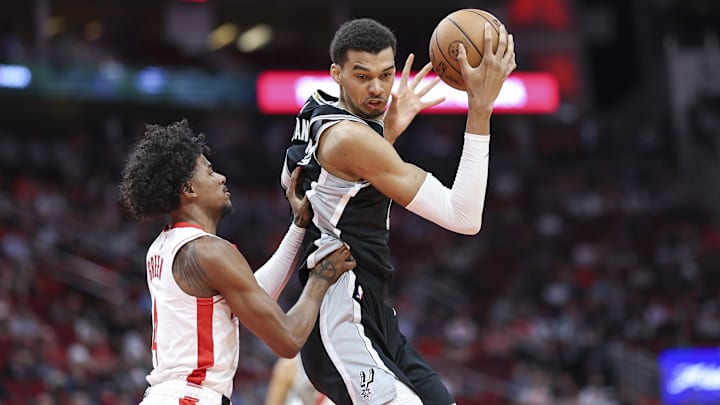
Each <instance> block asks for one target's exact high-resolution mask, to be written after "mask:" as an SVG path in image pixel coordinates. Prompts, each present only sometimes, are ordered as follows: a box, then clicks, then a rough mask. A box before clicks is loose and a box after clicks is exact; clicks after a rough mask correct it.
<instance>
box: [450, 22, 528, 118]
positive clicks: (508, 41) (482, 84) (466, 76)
mask: <svg viewBox="0 0 720 405" xmlns="http://www.w3.org/2000/svg"><path fill="white" fill-rule="evenodd" d="M491 30H492V26H491V25H490V23H485V36H484V43H483V58H482V61H481V62H480V64H479V65H478V66H477V67H472V66H471V65H470V63H468V59H467V52H466V50H465V47H464V46H463V45H462V44H460V45H459V47H458V62H459V63H460V71H461V72H462V77H463V81H464V82H465V87H466V91H467V93H468V101H469V102H473V101H475V102H477V103H478V104H480V105H482V106H486V107H490V108H492V105H493V104H494V103H495V100H496V99H497V96H498V95H499V94H500V89H501V88H502V85H503V83H504V82H505V79H507V78H508V76H509V75H510V73H512V71H513V70H515V68H516V67H517V64H516V63H515V42H514V40H513V36H512V35H510V34H508V32H507V29H506V28H505V25H501V26H500V33H499V37H498V45H497V49H496V50H495V52H493V49H492V48H493V46H492V34H491Z"/></svg>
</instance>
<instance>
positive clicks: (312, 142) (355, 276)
mask: <svg viewBox="0 0 720 405" xmlns="http://www.w3.org/2000/svg"><path fill="white" fill-rule="evenodd" d="M337 101H338V100H337V98H335V97H332V96H329V95H327V94H325V93H323V92H321V91H317V92H316V93H315V94H313V95H312V96H311V97H310V98H309V99H308V100H307V102H306V103H305V105H304V106H303V108H302V110H301V111H300V113H299V114H298V115H297V117H296V127H295V131H294V133H293V136H292V140H291V145H290V146H289V147H288V149H287V152H286V159H285V164H284V165H283V173H282V176H281V177H282V184H283V187H285V188H287V186H288V184H289V179H290V173H291V172H292V170H294V169H295V167H297V166H298V165H300V166H303V171H302V175H301V179H300V181H301V183H302V186H303V188H304V189H305V190H306V193H307V196H308V199H309V200H310V202H311V204H312V207H313V210H314V212H315V215H314V218H313V224H314V227H310V228H309V229H308V230H307V231H306V233H305V239H304V249H305V251H304V256H303V258H302V259H303V260H301V261H300V262H299V263H300V269H299V271H300V277H301V280H302V281H303V282H305V281H306V280H307V269H308V267H313V266H314V265H315V263H318V262H319V261H320V259H322V258H323V257H325V256H326V255H327V254H329V253H330V252H332V251H334V250H335V249H337V248H338V247H339V246H340V245H341V244H342V242H345V243H347V244H348V245H349V246H350V251H351V253H352V255H353V257H354V258H355V260H356V261H357V267H356V268H355V269H354V270H352V271H349V272H347V273H346V274H344V275H343V276H342V277H341V278H340V280H338V281H337V283H335V284H334V285H333V286H331V287H330V289H329V290H328V292H327V293H326V295H325V298H324V299H323V302H322V305H321V307H320V314H319V316H318V321H317V322H316V324H315V328H314V329H313V331H312V333H311V334H310V337H309V338H308V341H307V343H306V344H305V346H304V347H303V349H302V357H303V364H304V367H305V370H306V372H307V374H308V377H309V378H310V380H311V381H312V383H313V385H315V387H316V388H317V389H318V390H319V391H321V392H323V393H325V394H326V395H327V396H328V397H330V399H331V400H332V401H333V402H335V403H336V404H339V405H346V404H372V405H375V404H377V405H379V404H384V403H386V402H388V401H390V400H392V399H393V398H395V390H396V385H395V384H396V380H399V381H402V382H403V383H404V384H406V385H407V386H408V387H410V389H412V390H413V391H415V392H416V393H417V394H418V395H419V396H420V398H421V399H422V401H423V403H424V404H428V405H449V404H452V403H454V402H455V401H454V400H453V399H452V397H451V396H450V394H449V393H448V391H447V389H446V388H445V386H444V385H443V384H442V381H441V380H440V377H439V376H438V375H437V374H436V373H435V372H434V371H433V370H432V369H431V368H430V367H429V365H428V364H427V363H426V362H425V361H424V360H423V359H422V358H421V357H420V355H419V354H418V353H417V352H416V351H415V349H414V348H413V347H412V346H411V345H410V343H409V342H408V341H407V340H406V338H405V336H403V335H402V333H401V332H400V330H399V328H398V322H397V318H396V314H395V310H394V309H393V308H392V307H391V306H389V305H388V304H387V303H386V302H385V296H386V293H387V289H388V284H389V283H390V281H391V280H392V279H393V274H394V272H395V269H394V268H393V266H392V265H391V264H390V260H389V256H390V251H389V247H388V239H389V230H390V216H389V214H390V206H391V200H390V199H389V198H388V197H386V196H385V195H384V194H382V193H381V192H379V191H378V190H377V189H375V188H374V187H373V186H372V185H371V184H370V183H369V182H367V181H348V180H344V179H341V178H339V177H336V176H333V175H332V174H330V173H328V172H327V171H326V170H325V169H324V168H322V167H321V166H320V164H319V163H318V161H317V159H316V157H315V149H316V147H317V143H318V140H319V138H320V137H321V136H323V134H324V133H325V132H326V131H325V130H326V129H328V128H330V127H331V126H333V125H335V124H337V123H338V122H341V121H355V122H359V123H363V124H365V125H368V126H369V127H370V128H372V129H373V130H374V131H375V132H376V133H377V134H378V136H383V131H384V128H383V122H382V121H379V120H371V119H363V118H360V117H357V116H355V115H353V114H352V113H350V112H348V111H346V110H344V109H341V108H338V107H337ZM367 158H369V159H371V158H372V157H371V156H368V157H367Z"/></svg>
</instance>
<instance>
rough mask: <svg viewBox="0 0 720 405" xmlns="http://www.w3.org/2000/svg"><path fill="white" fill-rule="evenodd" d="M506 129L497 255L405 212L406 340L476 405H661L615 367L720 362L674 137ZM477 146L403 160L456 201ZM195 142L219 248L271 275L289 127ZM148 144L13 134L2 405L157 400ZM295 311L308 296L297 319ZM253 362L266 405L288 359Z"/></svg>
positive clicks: (434, 138) (705, 252)
mask: <svg viewBox="0 0 720 405" xmlns="http://www.w3.org/2000/svg"><path fill="white" fill-rule="evenodd" d="M284 121H287V122H284ZM495 122H496V125H495V129H494V131H493V137H494V138H493V155H492V159H491V175H490V182H489V191H488V197H487V203H486V208H485V216H484V225H483V230H482V232H481V233H480V235H479V236H474V237H468V236H459V235H455V234H452V233H451V232H448V231H445V230H443V229H441V228H439V227H437V226H435V225H432V224H430V223H429V222H427V221H425V220H423V219H420V218H418V217H416V216H414V215H412V214H410V213H408V212H406V211H405V210H404V209H403V208H401V207H395V208H394V209H393V212H392V222H391V226H392V229H393V233H392V237H391V245H392V248H393V249H394V257H393V260H394V262H395V265H396V267H397V269H398V273H397V279H396V281H395V283H394V287H393V290H392V291H391V295H390V297H389V299H390V300H391V301H392V303H393V305H394V306H395V307H396V310H397V312H398V314H399V317H400V319H401V322H402V328H403V330H404V332H405V333H406V335H407V336H408V337H409V338H410V339H412V341H413V342H414V343H415V344H416V345H417V347H418V348H419V350H420V351H421V352H422V353H423V354H424V355H425V356H426V357H427V358H428V359H429V360H430V361H431V362H433V364H435V365H436V367H437V368H438V370H439V372H441V374H442V375H443V376H444V377H445V378H446V380H447V382H448V384H449V386H450V387H452V389H453V391H454V392H455V394H456V396H457V397H458V402H459V403H462V404H474V403H478V404H480V403H485V404H487V403H490V404H492V403H497V404H501V403H510V404H526V405H530V404H578V405H580V404H582V405H588V404H596V405H601V404H608V405H609V404H621V403H628V404H631V403H640V402H637V401H639V399H638V398H644V400H647V402H646V403H648V404H651V403H653V402H652V401H653V398H656V397H657V392H655V393H654V394H653V390H656V389H657V386H656V384H657V381H653V380H652V379H650V380H649V382H647V383H646V385H645V386H644V387H641V388H639V389H635V390H634V391H631V392H626V389H625V387H624V386H623V384H621V383H622V382H623V381H625V379H626V378H625V377H624V376H623V378H620V377H621V373H622V371H623V370H627V369H628V367H629V366H628V365H627V364H625V363H623V361H626V360H627V359H628V358H630V356H617V353H618V350H622V351H625V352H628V351H629V352H630V353H648V354H649V355H650V356H651V357H650V358H651V359H652V355H654V354H657V353H659V352H660V351H661V350H663V349H664V348H669V347H679V346H703V345H710V344H712V343H713V342H717V339H718V338H720V302H719V301H718V297H717V294H716V292H717V291H718V288H719V287H720V285H719V283H720V277H719V276H718V275H719V274H720V272H718V270H719V269H718V267H720V231H719V229H718V227H717V222H716V221H714V220H713V218H712V217H711V216H710V213H708V212H706V210H705V209H704V208H703V205H702V204H701V203H700V201H699V200H698V199H697V197H696V196H697V193H695V192H693V191H692V190H689V189H688V187H687V186H686V185H687V182H685V181H684V180H683V179H682V178H681V177H679V175H678V174H677V171H676V168H675V165H674V163H673V157H672V153H671V150H672V146H671V141H670V139H669V138H668V136H667V134H663V133H662V132H661V131H659V130H655V131H648V133H646V134H635V135H634V136H629V135H628V134H619V133H616V132H615V131H613V128H610V127H605V126H601V125H598V124H597V123H595V122H593V121H591V120H586V121H585V122H580V123H573V124H564V123H558V122H554V121H552V120H547V119H542V118H529V117H512V116H499V117H497V119H496V121H495ZM463 125H464V122H463V119H462V117H457V116H420V117H419V118H418V119H417V120H416V122H415V123H414V124H413V126H412V127H411V128H410V129H409V130H408V134H406V135H404V138H401V139H400V140H399V141H398V143H397V147H398V149H399V150H400V153H401V155H402V156H404V157H405V158H406V159H407V160H409V161H412V162H414V163H417V164H419V165H420V166H422V167H424V168H426V169H428V170H431V171H433V172H434V173H435V174H436V176H438V178H440V179H442V180H443V181H444V182H446V183H450V182H451V181H452V178H453V176H454V170H455V167H456V162H457V156H458V155H459V149H458V148H459V146H460V142H459V136H460V135H461V134H462V126H463ZM193 126H194V127H195V129H196V130H198V131H203V132H206V133H207V135H208V139H209V141H210V144H211V146H212V147H213V148H214V151H215V152H214V153H213V154H212V155H211V160H212V161H213V163H214V165H215V166H216V167H217V168H218V170H219V171H221V172H223V173H225V174H226V175H227V176H228V180H229V187H230V190H231V191H232V192H233V202H234V205H235V206H236V208H237V209H236V212H235V213H234V214H233V215H232V216H231V217H229V218H227V220H226V221H225V222H224V223H222V224H221V227H220V229H219V233H220V234H221V235H222V236H224V237H226V238H228V239H229V240H232V241H234V242H236V243H237V244H238V246H239V248H240V250H241V251H242V252H243V253H244V254H245V255H246V256H247V258H248V260H249V262H250V263H251V265H253V266H255V267H257V266H258V265H260V264H262V263H263V262H264V260H265V259H266V258H268V257H269V256H270V254H271V253H272V251H273V250H274V249H275V247H276V246H277V243H278V242H279V239H280V238H281V237H282V235H283V234H284V231H285V229H286V227H287V226H288V224H289V211H288V206H287V203H286V202H285V200H284V197H283V194H282V192H281V190H280V187H279V182H278V179H279V177H278V175H279V168H280V165H281V161H282V150H283V148H284V146H285V142H286V140H287V136H288V134H289V133H290V129H291V117H283V118H278V119H275V120H273V119H269V118H268V119H266V120H261V121H258V122H253V121H252V120H250V119H242V118H236V119H228V118H225V119H212V120H208V121H207V124H206V123H205V122H204V121H200V122H198V123H196V124H194V125H193ZM142 130H143V126H142V123H140V122H132V121H123V120H121V119H118V118H114V117H108V118H107V119H105V120H104V121H103V122H102V125H94V126H93V125H87V126H82V125H75V126H67V127H65V128H63V127H62V126H59V127H56V128H55V129H52V130H49V129H45V130H43V129H39V128H34V127H33V126H30V127H28V128H12V129H2V128H0V169H1V170H0V173H1V175H0V364H2V365H3V367H2V380H1V381H2V382H1V383H0V402H1V403H3V404H4V403H8V404H20V403H28V404H29V403H35V404H131V403H135V402H137V401H138V400H139V398H141V396H142V393H143V390H144V388H145V386H146V383H145V380H144V377H145V375H146V373H147V372H148V371H149V369H150V366H151V364H150V351H149V342H150V333H151V321H150V309H149V297H148V293H147V290H146V287H145V279H144V252H145V248H146V247H147V245H148V243H149V242H150V241H151V239H152V238H154V236H155V235H156V233H157V232H158V231H159V230H160V229H161V226H162V225H163V223H162V222H150V223H139V222H136V221H134V220H131V219H129V218H128V217H127V215H126V214H125V213H124V212H123V210H122V208H121V207H120V206H119V205H118V202H117V181H118V178H119V170H120V167H121V164H122V159H123V156H124V154H125V152H126V151H127V149H128V146H129V145H130V143H131V142H132V141H133V140H134V139H135V138H137V137H138V136H139V135H140V133H141V131H142ZM297 293H298V282H297V280H296V279H293V280H292V281H291V283H290V285H289V286H288V289H287V290H286V292H285V294H284V295H283V297H282V299H281V304H282V305H283V306H286V307H287V306H288V305H290V304H291V303H292V302H293V301H294V299H295V297H296V294H297ZM241 341H242V342H243V345H242V349H241V350H242V353H241V361H240V363H241V365H240V370H239V372H238V375H237V379H236V390H235V394H234V397H233V403H236V404H249V405H250V404H253V405H254V404H260V403H262V399H263V397H264V389H265V386H266V385H265V384H266V382H267V380H268V378H269V375H270V374H269V373H270V368H271V366H272V362H273V360H274V355H273V354H272V352H270V351H269V349H268V348H267V347H265V346H264V344H262V343H261V342H260V341H259V340H258V339H256V338H255V337H254V336H252V334H251V333H249V332H247V331H246V330H243V331H242V336H241ZM652 366H653V365H652V364H650V367H652ZM648 384H649V385H648ZM653 384H655V385H653Z"/></svg>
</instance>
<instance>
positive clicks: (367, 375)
mask: <svg viewBox="0 0 720 405" xmlns="http://www.w3.org/2000/svg"><path fill="white" fill-rule="evenodd" d="M373 381H375V370H374V369H372V368H371V369H369V370H368V371H367V372H365V371H361V372H360V396H361V397H362V398H363V399H365V400H367V399H370V396H371V395H372V390H371V389H370V384H372V382H373Z"/></svg>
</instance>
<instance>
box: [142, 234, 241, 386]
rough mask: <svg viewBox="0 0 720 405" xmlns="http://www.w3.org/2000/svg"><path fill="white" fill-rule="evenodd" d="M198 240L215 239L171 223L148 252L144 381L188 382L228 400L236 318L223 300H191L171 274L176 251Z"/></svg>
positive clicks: (234, 365) (235, 355) (236, 339)
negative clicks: (148, 339) (149, 334)
mask: <svg viewBox="0 0 720 405" xmlns="http://www.w3.org/2000/svg"><path fill="white" fill-rule="evenodd" d="M203 236H210V237H215V236H213V235H210V234H207V233H205V232H204V231H202V230H201V229H198V228H196V227H193V226H183V224H181V225H180V226H177V224H176V226H175V227H173V228H171V229H167V230H163V232H161V234H160V235H159V236H158V237H157V238H156V239H155V241H154V242H153V243H152V245H151V246H150V248H149V249H148V253H147V266H146V267H147V283H148V288H149V290H150V295H151V297H152V305H153V308H152V311H153V312H152V318H153V340H152V356H153V358H152V360H153V370H152V372H151V373H150V375H148V377H147V379H148V382H149V383H150V384H158V383H161V382H164V381H169V380H182V381H188V382H192V383H195V384H198V385H203V386H206V387H209V388H212V389H214V390H215V391H217V392H220V393H222V394H224V395H227V396H230V394H231V393H232V380H233V377H234V374H235V371H236V368H237V362H238V350H237V349H238V345H239V335H238V321H237V318H236V317H235V316H234V315H233V313H232V311H231V310H230V307H229V306H228V305H227V303H226V302H225V300H224V298H223V297H222V296H220V295H216V296H214V297H208V298H198V297H193V296H190V295H188V294H186V293H185V292H183V291H182V290H181V289H180V287H179V286H178V285H177V283H176V282H175V278H174V276H173V273H172V265H173V261H174V260H175V256H176V254H177V252H178V250H179V249H180V248H181V247H182V246H184V245H185V244H187V243H188V242H190V241H192V240H194V239H197V238H199V237H203ZM228 349H230V350H228Z"/></svg>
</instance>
